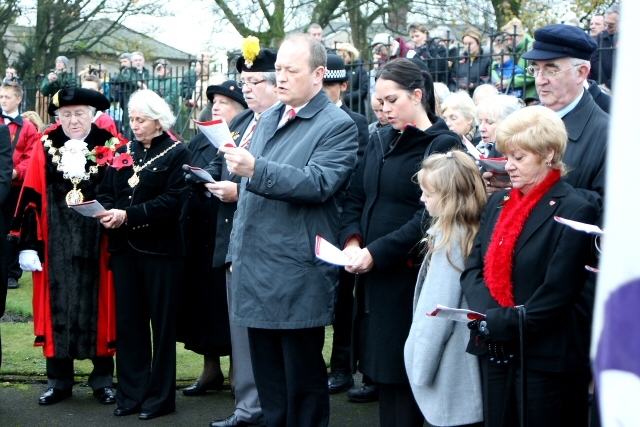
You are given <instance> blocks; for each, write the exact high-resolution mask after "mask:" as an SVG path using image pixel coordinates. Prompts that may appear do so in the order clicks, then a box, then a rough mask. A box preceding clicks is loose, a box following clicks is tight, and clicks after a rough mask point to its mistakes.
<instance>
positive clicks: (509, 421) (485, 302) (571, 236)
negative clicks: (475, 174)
mask: <svg viewBox="0 0 640 427" xmlns="http://www.w3.org/2000/svg"><path fill="white" fill-rule="evenodd" d="M496 140H497V147H498V150H500V152H502V153H505V156H506V157H507V165H506V169H507V171H508V172H509V175H510V177H511V183H512V186H513V189H512V190H509V191H504V192H500V193H495V194H494V195H493V196H492V197H491V198H490V200H489V202H488V203H487V205H486V207H485V209H484V212H483V217H482V223H481V226H480V231H479V232H478V234H477V236H476V240H475V243H474V247H473V250H472V252H471V254H470V255H469V259H468V263H467V266H466V270H465V271H464V273H463V274H462V276H461V279H460V280H461V285H462V290H463V292H464V295H465V297H466V299H467V301H468V303H469V308H470V309H471V310H474V311H478V312H480V313H483V314H485V318H484V319H482V320H480V321H476V322H472V323H470V325H469V327H470V329H471V337H470V340H469V345H468V347H467V351H468V352H469V353H471V354H475V355H477V356H478V357H479V358H480V367H481V370H482V381H483V401H484V417H485V418H484V419H485V426H486V427H494V426H514V425H518V419H519V418H522V417H523V416H524V417H526V425H528V426H529V427H534V426H545V427H550V426H562V425H574V424H572V423H571V422H570V421H569V422H568V421H567V420H569V419H570V417H571V416H572V414H568V413H565V412H567V411H566V407H567V406H566V405H564V404H563V398H562V396H565V395H567V394H572V395H573V396H581V395H583V396H582V397H583V398H584V403H585V410H586V409H587V408H586V403H587V398H588V397H587V390H586V389H585V390H582V389H576V390H573V391H571V392H570V393H567V390H566V388H567V387H569V386H570V384H572V383H571V381H567V379H568V378H569V377H570V376H571V375H573V374H574V372H573V371H574V370H575V369H576V367H577V366H580V363H578V362H579V358H580V351H579V350H580V349H579V341H578V340H577V339H576V334H575V329H576V319H575V318H574V317H573V316H572V308H573V307H574V305H575V303H576V300H577V299H578V296H579V294H580V291H581V289H582V287H583V285H584V283H585V280H586V275H587V272H586V271H585V268H584V266H585V264H587V263H588V261H589V257H590V247H591V246H590V240H589V236H588V235H587V234H585V233H581V232H578V231H575V230H573V229H571V228H569V227H566V226H564V225H562V224H560V223H558V222H556V221H554V216H556V215H557V216H561V217H563V218H567V219H572V220H576V221H581V222H586V223H593V221H595V219H596V217H597V212H596V208H595V207H594V206H593V205H591V204H590V203H589V202H587V201H586V200H584V199H583V198H582V197H580V196H579V195H578V193H577V192H576V191H575V190H574V189H573V188H572V187H571V186H570V185H568V184H566V183H565V182H564V181H563V180H562V178H561V177H562V175H563V174H564V173H565V172H566V167H565V165H564V164H563V163H562V157H563V155H564V152H565V148H566V143H567V133H566V130H565V127H564V124H563V122H562V120H561V119H560V118H559V117H558V116H557V114H555V113H554V112H553V111H551V110H549V109H547V108H545V107H529V108H525V109H522V110H520V111H516V112H515V113H513V114H511V115H510V116H509V117H507V118H506V119H505V121H504V122H502V124H501V125H500V126H499V127H498V129H497V132H496ZM522 349H523V350H524V351H522V352H521V350H522ZM523 367H524V368H523ZM523 377H524V378H525V379H524V381H523ZM523 390H524V397H523V393H522V391H523ZM518 412H520V414H518ZM567 422H568V423H567Z"/></svg>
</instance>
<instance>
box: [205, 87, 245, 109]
mask: <svg viewBox="0 0 640 427" xmlns="http://www.w3.org/2000/svg"><path fill="white" fill-rule="evenodd" d="M216 93H219V94H220V95H224V96H226V97H227V98H231V99H233V100H234V101H238V102H239V103H240V104H242V106H243V107H244V108H248V106H247V101H245V99H244V95H243V94H242V89H240V86H239V85H238V82H237V81H235V80H227V81H224V82H222V83H220V84H219V85H212V86H209V87H207V98H208V99H209V101H211V102H213V95H215V94H216Z"/></svg>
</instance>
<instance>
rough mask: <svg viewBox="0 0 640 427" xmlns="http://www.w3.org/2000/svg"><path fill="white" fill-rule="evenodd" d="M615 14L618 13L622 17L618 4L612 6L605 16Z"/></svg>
mask: <svg viewBox="0 0 640 427" xmlns="http://www.w3.org/2000/svg"><path fill="white" fill-rule="evenodd" d="M613 13H617V14H618V16H619V15H620V5H619V4H618V3H616V4H613V5H611V7H610V8H609V9H607V11H606V12H605V15H611V14H613Z"/></svg>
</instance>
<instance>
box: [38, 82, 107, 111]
mask: <svg viewBox="0 0 640 427" xmlns="http://www.w3.org/2000/svg"><path fill="white" fill-rule="evenodd" d="M68 105H89V106H91V107H95V109H96V110H99V111H104V110H108V109H109V107H110V106H111V105H110V104H109V100H108V99H107V97H106V96H104V95H103V94H101V93H100V92H98V91H97V90H91V89H83V88H81V87H69V88H65V89H60V90H59V91H58V92H56V94H55V95H53V96H52V97H51V102H49V115H51V116H53V115H54V114H55V112H56V110H57V109H58V108H60V107H66V106H68Z"/></svg>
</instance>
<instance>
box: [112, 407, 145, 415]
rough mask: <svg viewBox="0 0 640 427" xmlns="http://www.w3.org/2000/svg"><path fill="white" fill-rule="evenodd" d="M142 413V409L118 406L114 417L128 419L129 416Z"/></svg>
mask: <svg viewBox="0 0 640 427" xmlns="http://www.w3.org/2000/svg"><path fill="white" fill-rule="evenodd" d="M138 412H140V408H127V407H126V406H118V407H117V408H116V409H115V410H114V411H113V415H115V416H116V417H126V416H127V415H133V414H137V413H138Z"/></svg>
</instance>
